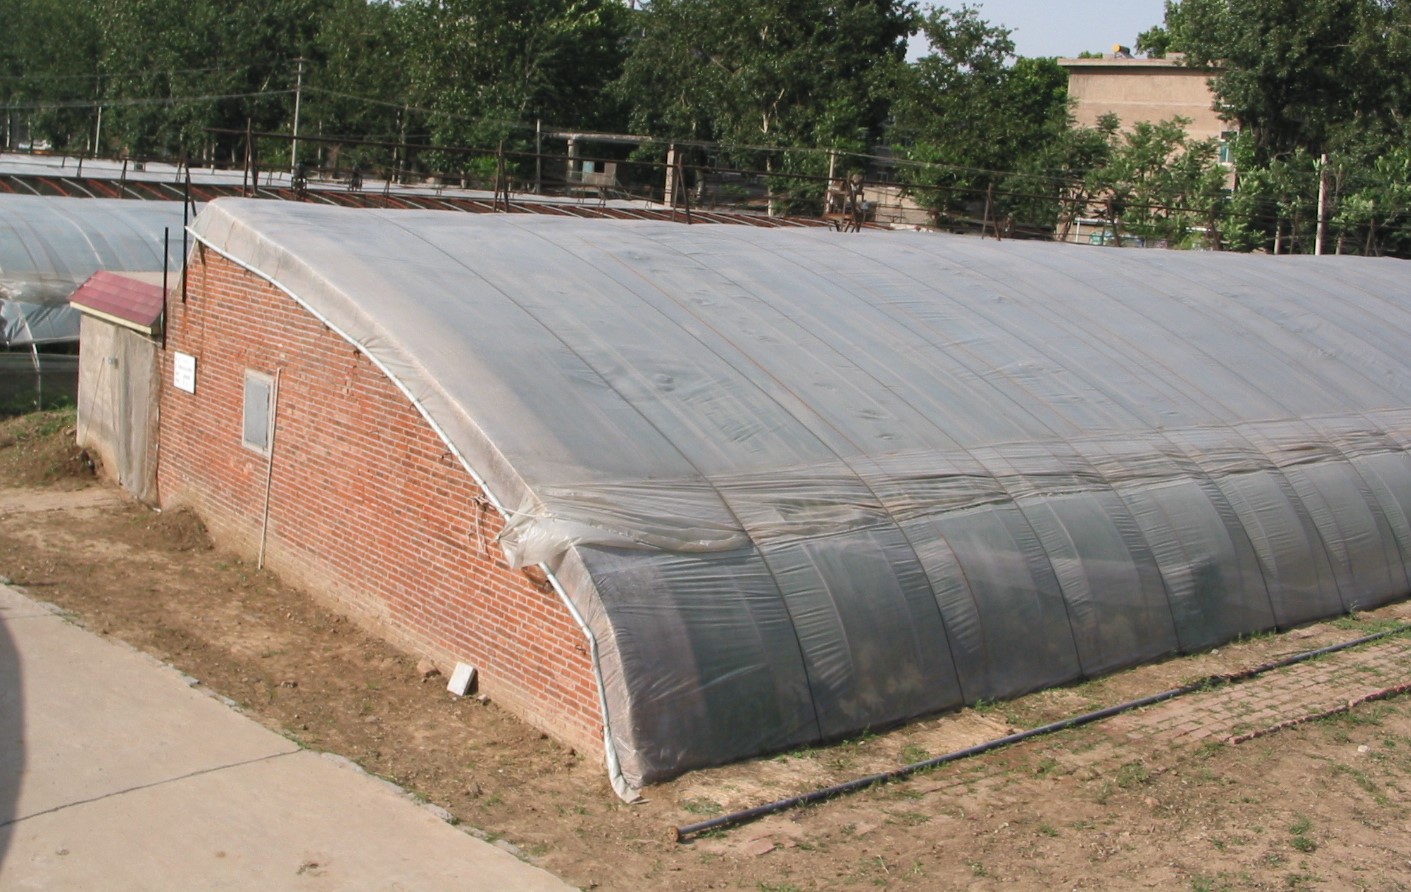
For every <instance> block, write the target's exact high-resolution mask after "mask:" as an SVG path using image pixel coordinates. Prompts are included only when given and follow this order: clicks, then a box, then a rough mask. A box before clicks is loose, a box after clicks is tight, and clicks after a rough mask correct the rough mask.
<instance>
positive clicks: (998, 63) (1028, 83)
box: [891, 6, 1069, 224]
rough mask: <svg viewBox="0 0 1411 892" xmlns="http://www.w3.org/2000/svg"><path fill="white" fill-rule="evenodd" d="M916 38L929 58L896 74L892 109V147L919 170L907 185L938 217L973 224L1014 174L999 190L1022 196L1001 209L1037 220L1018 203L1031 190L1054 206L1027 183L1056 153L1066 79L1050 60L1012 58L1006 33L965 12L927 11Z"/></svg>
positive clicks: (1051, 191) (1064, 115)
mask: <svg viewBox="0 0 1411 892" xmlns="http://www.w3.org/2000/svg"><path fill="white" fill-rule="evenodd" d="M921 32H922V33H923V34H924V35H925V36H926V39H927V41H928V42H929V43H930V46H931V52H930V53H929V54H928V55H926V56H923V57H922V58H921V59H919V60H918V61H917V62H916V63H915V64H914V65H913V66H911V67H910V68H908V69H907V70H906V72H905V75H904V77H902V79H901V81H900V83H899V84H898V89H897V98H896V101H895V102H894V104H893V106H892V112H893V116H894V118H895V124H894V126H893V128H892V131H891V136H892V141H893V144H894V146H895V147H896V148H897V149H898V151H899V153H900V154H903V155H904V156H905V157H907V158H908V159H910V160H912V161H918V162H924V163H925V165H926V166H918V167H910V168H906V169H905V172H904V177H905V180H906V182H907V184H908V185H909V186H911V187H912V191H913V192H914V194H915V195H916V197H917V199H918V200H919V201H921V202H922V203H923V204H924V205H926V206H928V207H930V208H931V209H932V210H933V211H935V212H936V213H937V215H938V216H967V215H968V216H975V215H977V214H978V213H983V210H978V211H977V208H978V209H982V208H983V206H984V204H985V201H986V197H987V195H989V194H990V193H991V191H992V190H993V189H994V187H996V186H998V185H1000V184H1001V183H1002V182H1003V180H1004V177H1005V175H1006V173H1005V172H1009V171H1021V172H1023V173H1024V174H1025V176H1026V179H1024V180H1022V181H1016V182H1015V183H1012V184H1008V185H1009V186H1010V187H1011V188H1012V189H1013V190H1014V191H1019V190H1020V189H1023V190H1024V193H1025V197H1022V198H1019V199H1016V200H1015V201H1013V202H1011V203H1010V204H1011V206H1010V207H1007V208H1004V209H1003V210H1006V211H1013V210H1018V211H1021V212H1022V213H1024V214H1025V216H1026V217H1028V216H1030V215H1034V216H1039V217H1041V216H1042V212H1038V211H1036V209H1035V208H1034V207H1033V205H1032V203H1026V201H1029V199H1028V197H1027V196H1028V194H1029V191H1030V190H1032V189H1035V188H1038V189H1039V191H1038V192H1036V193H1034V194H1035V195H1038V196H1040V197H1039V198H1038V199H1037V200H1038V201H1040V202H1042V201H1043V200H1044V199H1045V198H1052V199H1055V200H1056V198H1057V193H1058V188H1057V186H1054V187H1052V188H1049V187H1047V186H1043V187H1036V186H1035V185H1034V182H1033V179H1034V177H1035V176H1036V175H1041V171H1043V169H1044V168H1045V167H1047V166H1048V165H1049V164H1051V163H1052V161H1053V159H1052V157H1050V156H1051V155H1055V154H1056V155H1059V156H1062V155H1063V154H1065V152H1064V149H1063V148H1060V146H1061V145H1062V141H1063V140H1064V138H1065V134H1066V132H1067V130H1068V125H1069V114H1068V86H1067V85H1068V80H1067V75H1066V74H1065V73H1064V71H1063V69H1061V68H1060V67H1059V66H1058V64H1057V63H1056V62H1054V61H1053V60H1052V59H1029V58H1019V59H1016V58H1015V57H1014V41H1013V40H1012V39H1011V37H1010V32H1009V30H1008V29H1006V28H1004V27H1002V26H997V25H991V24H990V23H989V22H987V21H985V20H984V19H982V18H980V15H979V12H978V10H977V9H975V8H974V7H969V6H962V7H960V8H959V9H956V10H951V9H947V8H945V7H939V8H936V9H933V10H931V11H930V13H929V14H928V15H927V16H926V17H925V19H924V20H923V21H922V23H921ZM992 210H994V211H995V212H996V213H999V212H1000V211H1001V209H1000V208H998V207H996V208H992ZM1053 219H1054V218H1053V217H1049V218H1048V219H1047V222H1048V223H1050V224H1051V222H1052V220H1053Z"/></svg>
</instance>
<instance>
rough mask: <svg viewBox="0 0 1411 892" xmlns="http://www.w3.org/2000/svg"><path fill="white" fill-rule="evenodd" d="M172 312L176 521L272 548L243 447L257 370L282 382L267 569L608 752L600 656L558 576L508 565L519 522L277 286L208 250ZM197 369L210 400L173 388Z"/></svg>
mask: <svg viewBox="0 0 1411 892" xmlns="http://www.w3.org/2000/svg"><path fill="white" fill-rule="evenodd" d="M191 261H192V262H191V264H190V266H189V280H188V292H189V299H188V302H187V303H184V304H183V303H182V302H181V300H180V298H179V292H174V296H173V297H172V298H171V299H170V300H169V302H168V310H167V313H168V315H167V349H166V351H165V352H164V354H163V355H162V357H161V363H162V378H161V380H162V394H161V418H160V433H159V438H160V447H159V461H158V470H157V482H158V489H159V499H160V502H161V504H162V505H163V506H164V507H179V506H190V507H192V508H193V509H195V510H196V512H197V513H198V514H199V515H200V516H201V518H202V520H203V521H204V522H205V523H206V526H207V527H208V529H209V530H210V532H211V535H212V538H213V539H214V540H215V541H216V542H217V543H218V544H220V545H222V546H223V547H227V548H231V549H232V550H234V551H236V552H237V553H240V554H244V555H247V556H251V557H253V556H254V555H255V554H256V553H257V552H258V550H259V545H260V527H261V522H262V518H263V512H264V500H265V483H266V477H267V475H268V474H269V473H270V465H269V460H268V459H267V458H266V457H265V456H263V455H261V454H259V453H258V452H255V451H253V450H251V449H249V448H246V447H245V446H244V445H243V444H242V442H241V433H242V417H243V401H244V379H245V372H246V370H251V371H256V372H261V373H264V374H267V375H270V376H273V375H274V374H275V373H276V372H278V373H279V391H278V405H277V426H276V429H275V443H274V458H273V473H272V476H271V477H270V478H269V479H270V497H269V527H268V535H267V539H266V543H265V564H266V566H268V567H269V568H270V569H272V570H273V571H275V572H276V573H278V574H279V575H280V576H282V577H284V578H286V579H288V580H290V581H291V582H294V583H296V584H298V585H300V586H302V587H304V588H305V589H307V590H308V591H309V592H311V593H312V594H314V595H315V596H317V597H320V598H321V599H323V600H325V601H331V602H334V603H335V604H336V605H337V606H338V607H340V608H341V609H344V610H346V611H347V612H349V613H350V614H351V615H352V616H353V617H354V618H355V619H357V620H358V621H359V622H360V623H361V624H363V625H364V626H366V627H368V628H370V629H372V630H373V631H374V632H376V633H377V634H379V635H381V636H382V637H384V638H386V639H388V640H390V641H392V642H393V643H395V644H397V645H398V646H400V647H403V648H405V649H406V650H408V651H410V652H412V653H414V654H417V655H426V656H429V657H431V658H432V659H434V660H436V661H437V662H438V663H439V664H440V665H442V666H443V667H448V666H449V664H451V663H454V662H456V661H462V662H467V663H471V664H473V665H475V666H476V667H477V668H478V669H479V685H480V688H481V690H483V691H484V692H485V693H486V694H487V695H489V696H490V697H491V698H493V699H494V700H495V701H496V702H498V703H500V704H501V705H503V706H505V707H506V708H508V709H510V710H511V711H513V712H515V713H516V714H518V715H520V716H522V717H523V718H524V719H526V720H527V721H529V722H530V723H532V724H534V725H535V726H537V727H538V728H540V729H541V730H543V731H545V732H547V733H549V734H551V735H553V736H554V737H556V738H558V739H559V740H560V741H562V742H564V743H566V744H568V745H570V746H574V747H576V748H578V749H580V750H581V751H584V752H588V753H593V752H597V751H599V750H601V747H602V715H601V711H600V709H599V701H598V689H597V682H596V680H595V677H594V674H593V668H592V665H591V659H590V657H589V653H588V645H587V641H586V639H585V638H584V635H583V633H582V631H581V630H580V629H579V628H578V626H577V625H576V624H575V622H574V621H573V618H572V616H571V615H570V614H569V612H568V610H567V608H566V607H565V606H564V605H563V604H562V603H561V602H560V600H559V598H558V595H557V594H555V593H554V592H553V591H552V590H551V589H550V588H549V586H548V585H547V584H545V583H544V581H543V578H542V574H536V572H535V571H529V572H525V571H518V570H513V569H511V568H510V567H508V566H507V565H506V564H505V562H504V560H503V556H502V554H501V553H500V549H499V546H498V545H496V544H495V537H496V535H498V534H499V532H500V530H501V527H502V523H503V519H502V518H501V517H500V515H499V514H498V513H497V512H496V511H495V510H494V509H493V508H491V507H490V506H489V505H488V503H487V502H486V500H485V498H484V493H483V492H482V491H481V490H480V488H479V487H478V486H477V485H476V483H475V481H474V479H473V478H472V477H471V476H470V474H468V473H467V472H466V470H465V469H464V468H463V467H461V465H460V463H459V462H458V461H457V460H456V459H455V457H454V456H453V455H452V454H451V452H450V450H449V449H448V448H447V446H446V444H445V443H444V442H442V441H441V439H440V438H439V437H438V436H437V435H436V433H435V432H434V431H433V430H432V429H431V427H430V425H428V424H427V423H426V422H425V420H424V419H423V418H422V417H421V415H420V414H419V413H418V412H417V410H416V409H415V407H414V406H413V405H412V404H411V402H410V401H409V400H408V399H407V398H406V397H405V396H404V395H403V394H402V393H401V391H399V390H398V389H397V388H396V386H395V385H394V384H393V383H392V382H391V381H390V380H388V379H387V377H386V376H385V375H383V374H382V372H381V371H380V370H379V369H378V368H377V367H376V366H375V365H373V364H372V363H371V362H370V361H369V360H368V358H367V357H366V356H365V355H363V353H362V352H361V351H359V350H357V349H356V348H354V347H353V346H352V345H351V344H349V343H348V342H347V341H346V340H344V339H343V338H341V337H340V336H338V335H337V334H335V333H334V332H333V331H331V330H330V329H328V328H327V327H326V326H325V325H323V323H321V322H319V321H318V320H317V319H316V318H314V317H313V316H312V315H311V314H309V313H308V312H306V311H305V310H304V309H303V308H302V307H300V306H299V305H298V304H296V303H295V302H294V301H293V300H291V299H290V298H289V297H288V296H287V295H285V294H284V293H283V292H281V291H279V290H278V289H277V288H275V287H274V286H273V285H271V284H270V283H269V282H267V281H266V280H264V279H262V278H260V277H258V276H256V275H254V274H253V273H250V272H249V271H247V270H245V269H243V268H241V267H239V266H237V265H235V264H234V263H231V262H230V261H228V260H226V259H225V258H223V257H220V256H219V255H217V254H215V253H214V252H211V251H207V250H204V249H202V248H198V250H197V251H196V252H195V253H194V254H193V256H192V258H191ZM174 351H181V352H183V353H189V354H192V355H194V356H195V357H196V361H197V366H196V393H195V394H194V395H192V394H189V393H185V392H182V391H179V390H176V389H175V388H174V387H172V386H171V380H172V354H173V352H174Z"/></svg>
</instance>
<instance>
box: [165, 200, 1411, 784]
mask: <svg viewBox="0 0 1411 892" xmlns="http://www.w3.org/2000/svg"><path fill="white" fill-rule="evenodd" d="M194 232H195V235H196V237H197V239H198V241H199V244H200V247H199V248H198V250H197V251H195V252H194V253H193V255H192V257H191V258H190V261H191V268H192V274H191V279H190V298H189V300H188V301H187V302H186V303H184V304H178V303H177V302H176V301H175V300H173V301H171V303H170V307H169V310H168V312H169V319H168V330H167V336H168V339H169V340H168V350H167V355H166V356H165V358H164V371H163V378H164V381H165V382H166V384H165V387H164V393H163V396H162V407H161V418H162V422H161V453H160V456H161V458H160V461H161V465H160V469H159V472H158V482H159V486H160V490H161V499H162V501H163V503H164V504H167V505H178V504H190V505H193V506H195V507H196V508H197V509H198V510H200V512H201V513H202V515H203V516H204V517H205V518H206V520H207V522H208V524H209V525H210V527H211V529H212V531H213V533H214V534H215V535H216V536H217V537H218V538H220V539H221V540H222V541H225V542H227V543H228V544H232V545H234V546H236V547H240V548H244V549H246V550H248V551H249V552H251V553H254V552H256V551H258V552H259V553H260V554H261V555H262V558H264V559H266V560H267V561H268V562H269V563H270V564H271V565H273V566H275V567H276V568H277V569H279V570H280V571H281V572H285V573H288V574H290V575H292V576H294V577H295V578H296V579H298V580H300V581H302V582H304V583H305V584H307V585H309V586H310V587H312V588H314V589H316V590H318V591H320V592H323V593H324V594H327V595H330V596H334V597H337V598H339V599H341V600H342V601H343V602H344V603H346V604H348V605H349V606H350V607H351V608H352V609H353V610H355V611H356V612H357V614H358V615H359V616H361V617H362V618H363V619H364V620H365V621H366V622H368V623H370V624H372V625H374V626H376V627H377V628H379V629H380V630H382V631H383V632H384V633H385V634H387V635H388V636H389V637H391V638H393V639H394V640H397V641H399V642H400V643H402V644H404V645H406V646H409V647H412V648H415V649H417V650H418V651H420V652H422V653H427V654H430V655H432V656H434V657H436V658H437V659H438V660H442V661H464V662H468V663H472V664H474V665H476V666H477V668H479V669H480V678H481V683H482V685H483V686H484V690H485V691H486V692H487V693H489V694H490V695H491V696H492V697H493V698H495V699H496V700H497V701H499V702H501V703H503V704H505V705H506V706H508V707H509V708H511V709H514V710H516V711H517V712H520V713H521V714H522V715H524V716H526V717H527V718H528V719H529V720H531V721H533V722H535V723H536V724H538V725H539V726H540V727H543V728H545V729H546V730H549V731H550V732H552V733H554V734H556V735H557V736H558V737H559V738H560V739H563V740H565V741H568V742H570V743H572V744H574V745H577V746H587V745H591V742H592V741H593V739H594V738H595V736H597V735H602V734H605V735H606V740H607V754H608V764H609V769H610V771H612V772H613V775H614V780H615V781H616V782H617V783H618V789H619V791H621V792H624V793H627V792H629V788H632V787H637V786H640V785H641V784H643V783H650V782H653V781H657V780H661V779H664V778H666V777H669V776H671V775H672V774H674V773H677V772H679V771H682V770H684V769H688V768H691V767H695V766H701V765H706V764H711V763H718V762H723V761H728V760H730V759H735V758H740V757H744V756H748V755H752V754H757V753H763V752H768V751H773V750H779V749H782V748H786V747H791V746H795V745H799V744H804V743H808V742H812V741H818V740H824V739H830V738H837V737H840V736H843V735H847V734H852V733H856V732H858V731H861V730H863V729H866V728H875V727H878V726H881V725H886V724H888V723H892V722H897V721H900V720H903V719H906V718H909V717H913V716H917V715H921V714H925V713H929V712H934V711H937V710H942V709H946V708H950V707H954V706H958V705H960V704H962V703H973V702H975V701H976V700H979V699H982V698H985V699H989V698H996V697H1006V696H1010V695H1014V694H1017V693H1020V692H1022V691H1026V690H1031V689H1034V688H1038V687H1042V686H1045V685H1052V684H1056V683H1061V682H1065V681H1070V680H1074V679H1078V678H1082V677H1085V676H1090V675H1094V674H1098V673H1102V672H1107V671H1110V670H1112V669H1115V668H1118V667H1121V666H1126V665H1130V664H1133V663H1136V662H1140V661H1143V660H1149V659H1153V658H1157V657H1160V656H1163V655H1166V654H1171V653H1175V652H1179V651H1191V650H1198V649H1202V648H1206V647H1209V646H1211V645H1214V644H1216V643H1218V642H1221V641H1224V640H1226V639H1228V638H1230V637H1232V636H1236V635H1239V634H1242V633H1248V632H1254V631H1258V630H1262V629H1269V628H1273V627H1286V626H1290V625H1293V624H1296V623H1301V622H1304V621H1307V620H1311V619H1314V618H1317V617H1325V616H1329V615H1333V614H1337V613H1340V612H1342V611H1345V610H1349V609H1354V608H1368V607H1372V606H1375V605H1377V604H1381V603H1384V602H1386V601H1388V600H1391V599H1396V598H1400V597H1404V596H1405V595H1406V594H1407V591H1408V577H1407V573H1408V569H1407V568H1408V565H1411V456H1408V454H1407V448H1408V443H1411V360H1408V349H1407V348H1408V346H1411V277H1408V275H1407V273H1408V267H1407V266H1406V264H1404V263H1402V262H1399V261H1392V260H1366V259H1353V258H1336V257H1329V258H1271V257H1260V256H1238V255H1227V254H1200V253H1178V252H1166V251H1142V250H1115V249H1088V248H1075V247H1073V246H1064V245H1054V244H1036V243H1023V242H1004V243H998V242H993V241H981V240H976V239H968V238H952V237H945V236H933V235H922V234H909V233H880V232H864V233H861V234H855V235H854V234H849V235H842V234H838V233H832V232H827V231H816V230H814V231H801V230H793V231H787V230H757V229H749V228H745V227H734V226H683V225H673V224H669V223H615V222H611V223H610V222H599V221H577V220H569V219H554V218H541V217H531V216H521V215H507V216H495V217H484V216H467V215H459V214H444V213H434V212H418V211H400V212H394V211H344V210H337V209H330V208H319V207H312V206H294V205H290V204H285V203H274V202H255V201H246V200H238V199H237V200H225V199H222V200H218V201H216V202H214V203H212V204H211V205H210V206H208V207H207V209H206V210H205V211H204V212H203V213H202V215H201V216H200V217H199V218H198V220H197V222H196V225H195V227H194ZM497 543H498V545H497ZM533 565H540V566H539V567H538V568H535V567H534V566H533ZM514 568H527V569H523V570H517V569H514ZM599 739H601V738H599Z"/></svg>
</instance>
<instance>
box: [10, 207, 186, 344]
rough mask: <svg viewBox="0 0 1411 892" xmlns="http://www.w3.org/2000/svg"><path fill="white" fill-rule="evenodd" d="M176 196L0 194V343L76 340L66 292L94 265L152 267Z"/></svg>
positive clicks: (176, 218) (175, 217) (173, 224)
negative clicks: (164, 198)
mask: <svg viewBox="0 0 1411 892" xmlns="http://www.w3.org/2000/svg"><path fill="white" fill-rule="evenodd" d="M181 225H182V205H181V203H180V202H145V201H123V200H120V199H100V198H51V197H40V196H30V195H4V194H0V348H5V347H19V346H26V345H29V344H47V343H58V342H65V341H76V340H78V314H77V311H75V310H74V309H73V308H71V307H70V306H69V305H68V300H69V296H70V295H71V294H73V292H74V291H75V290H76V289H77V288H78V286H79V285H81V284H82V283H83V281H84V280H85V279H87V278H88V277H89V276H91V275H92V274H93V273H95V272H97V271H98V270H100V269H107V270H126V271H132V272H153V271H156V272H160V271H161V269H162V266H163V261H164V257H165V248H164V245H163V232H164V230H166V231H169V232H170V233H171V236H172V238H174V239H175V240H176V241H177V246H176V247H175V248H174V249H173V250H172V251H171V264H172V268H173V269H176V268H179V264H180V257H181V251H180V239H181Z"/></svg>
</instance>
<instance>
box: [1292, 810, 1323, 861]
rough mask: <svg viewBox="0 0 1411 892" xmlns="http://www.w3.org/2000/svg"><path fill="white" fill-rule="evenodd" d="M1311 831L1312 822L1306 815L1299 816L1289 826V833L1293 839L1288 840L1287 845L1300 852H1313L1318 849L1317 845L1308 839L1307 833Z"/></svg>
mask: <svg viewBox="0 0 1411 892" xmlns="http://www.w3.org/2000/svg"><path fill="white" fill-rule="evenodd" d="M1312 829H1313V822H1312V821H1311V820H1310V819H1309V818H1308V816H1307V815H1299V816H1298V817H1297V818H1296V819H1295V820H1294V822H1293V823H1292V824H1290V825H1289V833H1290V834H1292V836H1293V838H1292V839H1290V840H1289V845H1291V846H1293V847H1294V848H1295V849H1298V850H1299V851H1300V852H1305V853H1307V852H1313V851H1316V850H1317V848H1318V843H1316V842H1315V841H1313V840H1312V839H1310V838H1309V837H1308V832H1309V831H1310V830H1312Z"/></svg>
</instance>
